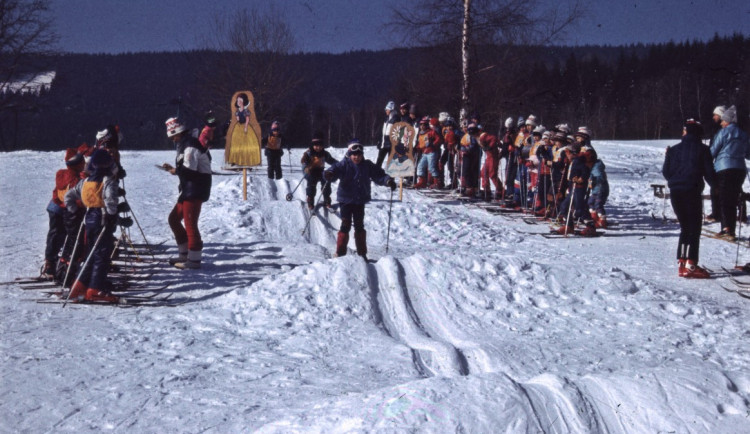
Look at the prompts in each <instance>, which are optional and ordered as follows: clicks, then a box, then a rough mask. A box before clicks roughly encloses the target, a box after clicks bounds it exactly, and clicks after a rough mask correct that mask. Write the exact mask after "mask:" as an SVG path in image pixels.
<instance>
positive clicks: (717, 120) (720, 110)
mask: <svg viewBox="0 0 750 434" xmlns="http://www.w3.org/2000/svg"><path fill="white" fill-rule="evenodd" d="M726 110H727V108H726V106H723V105H719V106H716V108H714V111H713V113H712V114H711V116H712V120H713V121H714V122H713V125H714V127H713V128H712V129H710V130H708V131H706V134H708V135H709V137H711V140H710V142H709V146H710V145H711V144H712V143H713V142H714V137H715V136H716V133H718V132H719V131H721V115H723V114H724V112H725V111H726ZM719 208H721V204H720V203H719V191H718V190H717V188H716V187H711V213H710V214H708V215H707V216H706V221H707V222H709V223H713V222H715V221H716V220H717V219H718V216H719V215H721V211H719Z"/></svg>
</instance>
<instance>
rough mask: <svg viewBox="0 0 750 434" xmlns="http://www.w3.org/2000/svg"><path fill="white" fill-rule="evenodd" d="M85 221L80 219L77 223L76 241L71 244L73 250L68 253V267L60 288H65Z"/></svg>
mask: <svg viewBox="0 0 750 434" xmlns="http://www.w3.org/2000/svg"><path fill="white" fill-rule="evenodd" d="M85 223H86V219H85V218H82V219H81V224H80V225H78V235H76V242H75V243H74V244H73V252H72V253H71V254H70V257H69V258H68V269H67V270H65V278H64V279H63V283H62V287H61V288H60V290H64V289H65V284H66V283H67V282H68V276H70V268H71V266H72V264H73V261H74V260H75V257H76V253H77V252H78V241H79V240H80V239H81V231H83V226H84V224H85Z"/></svg>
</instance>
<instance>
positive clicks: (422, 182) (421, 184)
mask: <svg viewBox="0 0 750 434" xmlns="http://www.w3.org/2000/svg"><path fill="white" fill-rule="evenodd" d="M425 187H427V180H426V179H425V178H424V177H423V176H420V177H418V178H417V183H416V184H414V188H425Z"/></svg>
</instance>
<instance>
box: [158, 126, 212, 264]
mask: <svg viewBox="0 0 750 434" xmlns="http://www.w3.org/2000/svg"><path fill="white" fill-rule="evenodd" d="M166 127H167V137H169V138H170V139H171V140H172V141H173V142H174V144H175V147H176V149H177V156H176V158H175V167H172V166H171V165H169V164H167V163H164V164H163V165H162V167H163V168H164V169H165V170H167V171H168V172H169V173H171V174H172V175H177V176H178V177H179V179H180V184H179V188H178V190H179V196H178V198H177V204H176V205H175V206H174V208H173V209H172V212H170V213H169V219H168V220H169V227H170V228H171V229H172V233H173V234H174V238H175V241H176V242H177V249H178V256H177V257H176V258H171V259H170V260H169V263H170V264H172V265H174V266H175V267H177V268H180V269H196V268H201V260H202V252H203V240H202V239H201V234H200V231H199V230H198V218H199V217H200V214H201V205H202V204H203V202H205V201H207V200H208V198H209V197H210V195H211V153H210V152H209V151H208V148H206V147H204V146H203V145H201V143H200V142H199V141H198V139H196V138H194V137H192V136H191V135H190V134H188V133H187V129H186V128H185V125H183V124H182V123H181V122H180V121H179V120H178V119H177V118H169V119H167V121H166ZM183 221H184V222H185V225H184V226H183V224H182V223H183Z"/></svg>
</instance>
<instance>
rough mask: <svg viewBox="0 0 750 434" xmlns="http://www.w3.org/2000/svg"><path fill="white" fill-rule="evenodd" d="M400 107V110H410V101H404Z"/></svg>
mask: <svg viewBox="0 0 750 434" xmlns="http://www.w3.org/2000/svg"><path fill="white" fill-rule="evenodd" d="M398 109H399V110H409V102H408V101H404V102H402V103H401V105H400V106H398Z"/></svg>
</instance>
